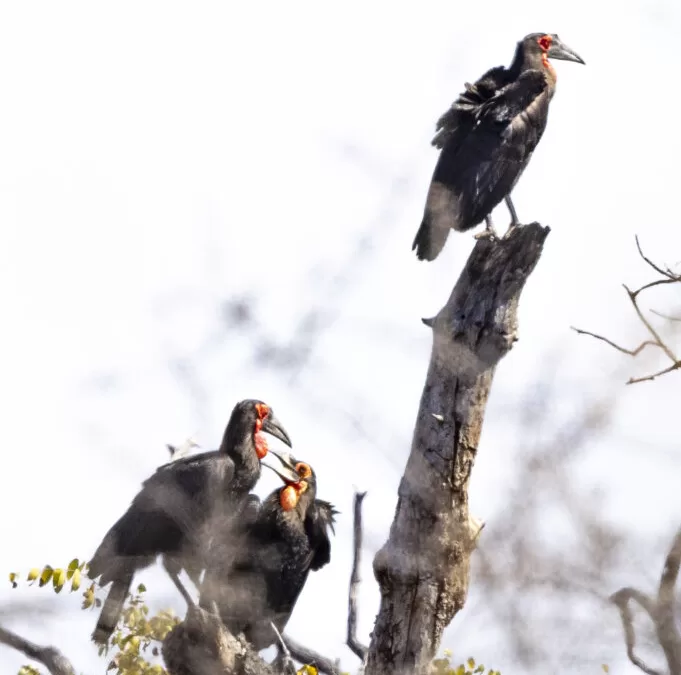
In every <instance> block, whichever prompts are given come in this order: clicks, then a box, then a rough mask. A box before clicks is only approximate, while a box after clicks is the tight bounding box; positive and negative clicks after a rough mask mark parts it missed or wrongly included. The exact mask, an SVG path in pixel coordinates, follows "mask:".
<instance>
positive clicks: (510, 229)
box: [504, 194, 520, 239]
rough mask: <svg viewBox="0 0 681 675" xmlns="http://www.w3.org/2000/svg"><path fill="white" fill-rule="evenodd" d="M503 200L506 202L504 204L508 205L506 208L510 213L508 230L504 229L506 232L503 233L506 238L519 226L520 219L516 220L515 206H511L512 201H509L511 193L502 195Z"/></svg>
mask: <svg viewBox="0 0 681 675" xmlns="http://www.w3.org/2000/svg"><path fill="white" fill-rule="evenodd" d="M504 201H505V202H506V206H507V207H508V210H509V212H510V214H511V224H510V225H509V227H508V230H506V234H505V235H504V239H506V238H507V237H508V236H509V234H511V232H513V230H515V228H516V227H519V226H520V221H519V220H518V214H517V213H516V212H515V206H513V202H512V201H511V195H510V194H508V195H506V196H505V197H504Z"/></svg>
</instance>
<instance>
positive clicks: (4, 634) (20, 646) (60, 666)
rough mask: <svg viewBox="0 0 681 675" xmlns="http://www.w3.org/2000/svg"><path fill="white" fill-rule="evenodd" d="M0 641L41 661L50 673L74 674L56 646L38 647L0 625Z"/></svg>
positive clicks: (73, 670)
mask: <svg viewBox="0 0 681 675" xmlns="http://www.w3.org/2000/svg"><path fill="white" fill-rule="evenodd" d="M0 643H2V644H4V645H7V646H8V647H12V648H13V649H16V650H17V651H20V652H21V653H22V654H24V655H25V656H27V657H28V658H29V659H32V660H33V661H37V662H38V663H41V664H42V665H43V666H45V668H47V670H49V672H50V673H51V675H76V671H75V669H74V667H73V665H71V662H70V661H69V660H68V659H67V658H66V657H65V656H64V655H63V654H62V653H61V652H60V651H59V650H58V649H57V648H56V647H40V646H39V645H37V644H35V643H33V642H29V641H28V640H25V639H24V638H22V637H20V636H19V635H17V634H16V633H13V632H12V631H10V630H7V629H6V628H2V627H0Z"/></svg>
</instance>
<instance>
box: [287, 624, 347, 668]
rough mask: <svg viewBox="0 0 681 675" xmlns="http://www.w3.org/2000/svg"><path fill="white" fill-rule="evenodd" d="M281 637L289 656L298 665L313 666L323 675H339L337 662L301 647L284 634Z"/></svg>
mask: <svg viewBox="0 0 681 675" xmlns="http://www.w3.org/2000/svg"><path fill="white" fill-rule="evenodd" d="M282 637H283V640H284V643H285V644H286V647H288V650H289V651H290V652H291V656H293V658H294V659H295V660H296V661H298V663H304V664H306V665H308V666H314V667H315V668H316V669H317V670H318V671H319V672H320V673H324V675H340V672H341V671H340V663H339V661H332V660H331V659H327V658H326V657H325V656H322V655H321V654H318V653H317V652H315V651H313V650H312V649H308V648H307V647H303V645H301V644H300V643H298V642H296V641H295V640H294V639H293V638H291V637H289V636H288V635H286V634H284V635H283V636H282Z"/></svg>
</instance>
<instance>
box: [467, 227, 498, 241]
mask: <svg viewBox="0 0 681 675" xmlns="http://www.w3.org/2000/svg"><path fill="white" fill-rule="evenodd" d="M473 239H477V240H478V241H479V240H481V239H492V240H493V239H499V235H498V234H497V233H496V231H495V230H494V229H492V228H488V229H485V230H483V231H482V232H478V233H477V234H474V235H473Z"/></svg>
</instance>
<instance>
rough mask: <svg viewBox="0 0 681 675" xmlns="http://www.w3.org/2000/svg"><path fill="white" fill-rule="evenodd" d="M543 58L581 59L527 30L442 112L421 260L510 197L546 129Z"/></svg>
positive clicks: (548, 78) (549, 80)
mask: <svg viewBox="0 0 681 675" xmlns="http://www.w3.org/2000/svg"><path fill="white" fill-rule="evenodd" d="M549 59H562V60H564V61H576V62H577V63H584V61H583V60H582V59H581V58H580V57H579V56H578V55H577V54H576V53H575V52H574V51H572V50H571V49H570V48H569V47H567V46H566V45H565V44H563V43H562V42H561V40H560V39H559V37H558V36H557V35H555V34H553V35H549V34H546V33H532V34H531V35H528V36H527V37H525V38H524V39H523V40H521V41H520V42H519V43H518V46H517V48H516V52H515V56H514V58H513V62H512V63H511V66H510V68H504V67H503V66H499V67H497V68H492V69H491V70H489V71H487V72H486V73H485V74H484V75H483V76H482V77H481V78H480V79H479V80H478V81H477V82H476V83H475V84H473V85H470V84H468V83H466V85H465V89H466V91H464V92H463V93H462V94H461V95H460V96H459V98H457V100H456V101H455V102H454V103H453V104H452V106H451V108H450V109H449V110H448V111H447V112H446V113H445V114H444V115H442V117H440V119H439V121H438V123H437V131H436V134H435V138H434V139H433V142H432V144H433V145H434V146H435V147H436V148H439V149H440V150H441V152H440V157H439V159H438V162H437V165H436V167H435V171H434V173H433V178H432V181H431V184H430V189H429V190H428V196H427V199H426V207H425V212H424V215H423V221H422V223H421V227H420V228H419V231H418V233H417V234H416V238H415V239H414V244H413V246H412V248H413V249H415V250H416V255H417V257H418V258H419V260H435V258H437V256H438V255H439V253H440V251H441V250H442V248H443V247H444V245H445V241H446V239H447V235H448V234H449V230H450V229H453V230H458V231H459V232H463V231H465V230H469V229H471V228H472V227H475V226H476V225H478V224H479V223H481V222H482V221H483V220H484V221H486V225H487V229H486V231H485V232H484V233H483V234H481V235H478V237H481V236H491V235H494V234H495V233H494V229H493V227H492V220H491V217H490V214H491V213H492V209H494V207H495V206H497V204H499V203H500V202H501V200H502V199H504V200H505V201H506V205H507V206H508V209H509V211H510V213H511V228H513V227H515V226H516V225H518V217H517V215H516V211H515V208H514V207H513V203H512V202H511V196H510V195H511V190H513V188H514V186H515V184H516V182H517V181H518V178H520V175H521V174H522V172H523V171H524V169H525V167H526V166H527V164H528V162H529V161H530V157H531V156H532V153H533V152H534V149H535V148H536V147H537V143H539V140H540V139H541V137H542V134H543V133H544V129H545V128H546V121H547V117H548V112H549V102H550V101H551V98H552V97H553V94H554V91H555V88H556V71H555V70H554V69H553V67H552V66H551V64H550V62H549Z"/></svg>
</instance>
